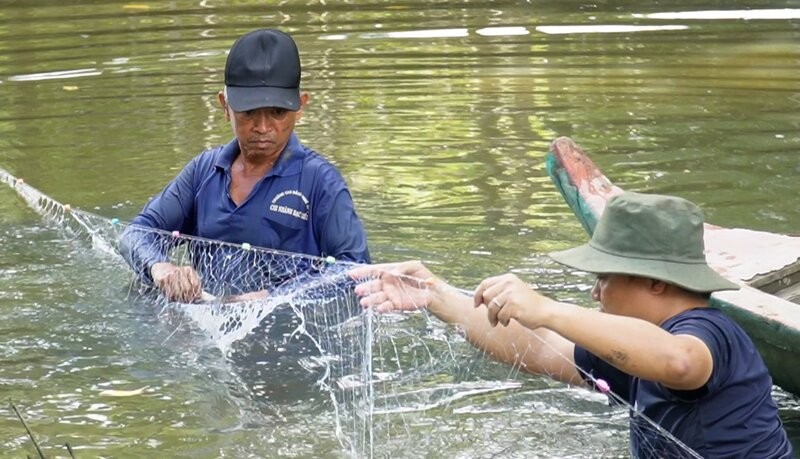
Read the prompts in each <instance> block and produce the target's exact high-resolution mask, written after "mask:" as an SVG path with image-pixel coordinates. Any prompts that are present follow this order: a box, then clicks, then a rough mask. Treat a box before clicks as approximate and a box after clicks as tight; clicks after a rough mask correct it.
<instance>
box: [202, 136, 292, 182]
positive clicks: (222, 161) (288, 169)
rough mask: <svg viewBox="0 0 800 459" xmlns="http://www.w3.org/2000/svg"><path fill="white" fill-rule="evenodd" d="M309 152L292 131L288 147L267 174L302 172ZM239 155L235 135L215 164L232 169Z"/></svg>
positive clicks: (284, 174)
mask: <svg viewBox="0 0 800 459" xmlns="http://www.w3.org/2000/svg"><path fill="white" fill-rule="evenodd" d="M307 154H308V153H306V149H305V148H304V147H303V145H302V144H301V143H300V139H298V138H297V135H296V134H295V133H292V135H291V137H289V142H288V143H287V144H286V148H284V149H283V152H281V155H280V157H278V162H277V163H275V166H274V167H273V168H272V170H270V171H269V174H267V175H268V176H269V175H278V176H287V175H294V174H298V173H300V170H301V169H302V167H303V158H305V157H306V155H307ZM238 155H239V141H238V140H236V138H235V137H234V138H233V140H231V141H230V142H228V143H227V144H226V145H224V146H223V147H222V150H221V151H220V153H219V155H218V156H217V161H216V162H215V163H214V165H215V166H216V167H218V168H220V169H224V170H225V171H230V170H231V165H232V164H233V161H234V160H235V159H236V157H237V156H238Z"/></svg>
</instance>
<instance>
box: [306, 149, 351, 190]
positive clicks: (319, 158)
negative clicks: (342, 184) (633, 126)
mask: <svg viewBox="0 0 800 459" xmlns="http://www.w3.org/2000/svg"><path fill="white" fill-rule="evenodd" d="M302 149H303V170H304V171H305V172H313V173H314V175H315V176H316V177H317V178H319V179H328V180H331V179H335V180H342V181H343V180H344V179H343V178H342V173H341V172H340V171H339V168H338V167H336V165H335V164H333V163H332V162H331V161H330V160H329V159H328V158H326V157H325V156H323V155H322V154H320V153H319V152H317V151H316V150H314V149H311V148H308V147H307V146H305V145H303V146H302Z"/></svg>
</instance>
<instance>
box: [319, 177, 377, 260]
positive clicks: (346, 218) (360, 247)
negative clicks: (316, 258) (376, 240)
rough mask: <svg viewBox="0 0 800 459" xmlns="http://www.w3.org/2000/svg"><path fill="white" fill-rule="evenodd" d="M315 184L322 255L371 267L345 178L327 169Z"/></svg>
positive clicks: (364, 236)
mask: <svg viewBox="0 0 800 459" xmlns="http://www.w3.org/2000/svg"><path fill="white" fill-rule="evenodd" d="M314 180H315V182H316V183H315V186H314V187H315V188H316V190H317V193H315V199H314V203H313V207H312V209H313V210H312V215H313V217H312V218H313V225H314V237H315V239H316V241H317V245H318V246H319V250H320V252H321V254H320V255H322V256H332V257H334V258H336V259H337V260H344V261H350V262H354V263H370V256H369V250H368V247H367V236H366V234H365V233H364V227H363V226H362V224H361V220H360V219H359V218H358V215H357V214H356V210H355V205H354V204H353V198H352V197H351V196H350V191H349V190H348V188H347V184H346V183H345V181H344V178H343V177H342V176H341V174H340V173H339V171H338V170H337V169H336V168H335V167H334V166H332V165H327V167H322V168H321V169H320V171H319V173H318V174H317V175H316V176H315V179H314Z"/></svg>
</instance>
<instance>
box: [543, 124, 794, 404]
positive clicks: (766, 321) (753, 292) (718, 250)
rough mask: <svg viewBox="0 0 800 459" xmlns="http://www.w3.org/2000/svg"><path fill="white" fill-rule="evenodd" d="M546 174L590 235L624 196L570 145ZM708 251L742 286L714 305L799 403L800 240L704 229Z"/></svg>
mask: <svg viewBox="0 0 800 459" xmlns="http://www.w3.org/2000/svg"><path fill="white" fill-rule="evenodd" d="M547 170H548V173H549V174H550V177H551V178H552V179H553V182H554V183H555V185H556V187H557V188H558V190H559V191H560V192H561V195H562V196H563V197H564V199H565V200H566V201H567V203H568V204H569V206H570V207H571V208H572V211H573V212H574V213H575V215H576V216H577V217H578V220H580V222H581V224H583V227H584V228H585V229H586V231H587V232H588V233H589V234H592V232H593V231H594V227H595V225H596V223H597V220H598V219H599V217H600V215H602V213H603V210H604V209H605V206H606V202H607V201H608V199H609V198H611V197H612V196H615V195H617V194H620V193H622V191H623V190H622V189H621V188H619V187H617V186H615V185H614V184H613V183H612V182H611V181H610V180H609V179H608V178H607V177H606V176H605V175H603V173H602V171H600V170H599V169H598V168H597V166H595V164H594V163H593V162H592V161H591V160H590V159H589V158H588V157H587V156H586V154H585V153H584V152H583V150H581V148H580V147H578V146H577V145H576V144H575V142H573V141H572V140H571V139H569V138H567V137H560V138H558V139H556V140H555V141H553V143H552V145H551V148H550V152H549V153H548V154H547ZM705 249H706V259H707V261H708V263H709V265H711V267H712V268H714V269H715V270H716V271H717V272H718V273H720V274H721V275H723V276H725V277H726V278H728V279H730V280H732V281H734V282H737V283H739V284H740V285H741V286H742V288H741V290H735V291H726V292H717V293H714V294H713V295H712V296H711V304H712V305H713V306H715V307H718V308H720V309H722V310H724V311H725V312H726V313H727V314H728V315H730V316H731V317H732V318H733V319H735V320H736V321H737V322H738V323H739V324H740V325H741V326H742V327H743V328H744V329H745V330H746V331H747V333H748V334H749V335H750V337H751V338H752V340H753V342H754V343H755V344H756V346H757V347H758V349H759V351H760V352H761V355H762V357H763V358H764V361H765V362H766V364H767V367H768V368H769V371H770V373H771V375H772V379H773V382H774V383H775V384H776V385H778V386H780V387H781V388H782V389H784V390H786V391H788V392H792V393H794V394H797V395H800V237H793V236H787V235H782V234H775V233H768V232H763V231H751V230H746V229H732V228H721V227H719V226H714V225H710V224H708V223H707V224H706V225H705Z"/></svg>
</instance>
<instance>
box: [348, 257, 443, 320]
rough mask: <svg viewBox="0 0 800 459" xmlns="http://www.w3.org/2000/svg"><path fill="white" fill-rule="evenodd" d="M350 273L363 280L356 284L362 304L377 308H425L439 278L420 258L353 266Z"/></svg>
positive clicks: (395, 309) (405, 309)
mask: <svg viewBox="0 0 800 459" xmlns="http://www.w3.org/2000/svg"><path fill="white" fill-rule="evenodd" d="M348 275H349V276H350V277H351V278H352V279H354V280H356V281H359V282H361V283H359V284H358V285H357V286H356V288H355V293H356V295H358V296H360V297H361V301H360V303H361V306H363V307H365V308H374V309H375V310H376V311H378V312H391V311H413V310H416V309H421V308H426V307H428V306H429V305H430V303H431V300H432V298H433V292H432V289H431V287H432V286H433V284H434V282H435V280H436V278H435V277H434V275H433V273H431V271H430V270H429V269H428V268H426V267H425V265H423V264H422V263H421V262H418V261H410V262H404V263H386V264H379V265H365V266H359V267H357V268H353V269H352V270H350V272H349V273H348Z"/></svg>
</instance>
